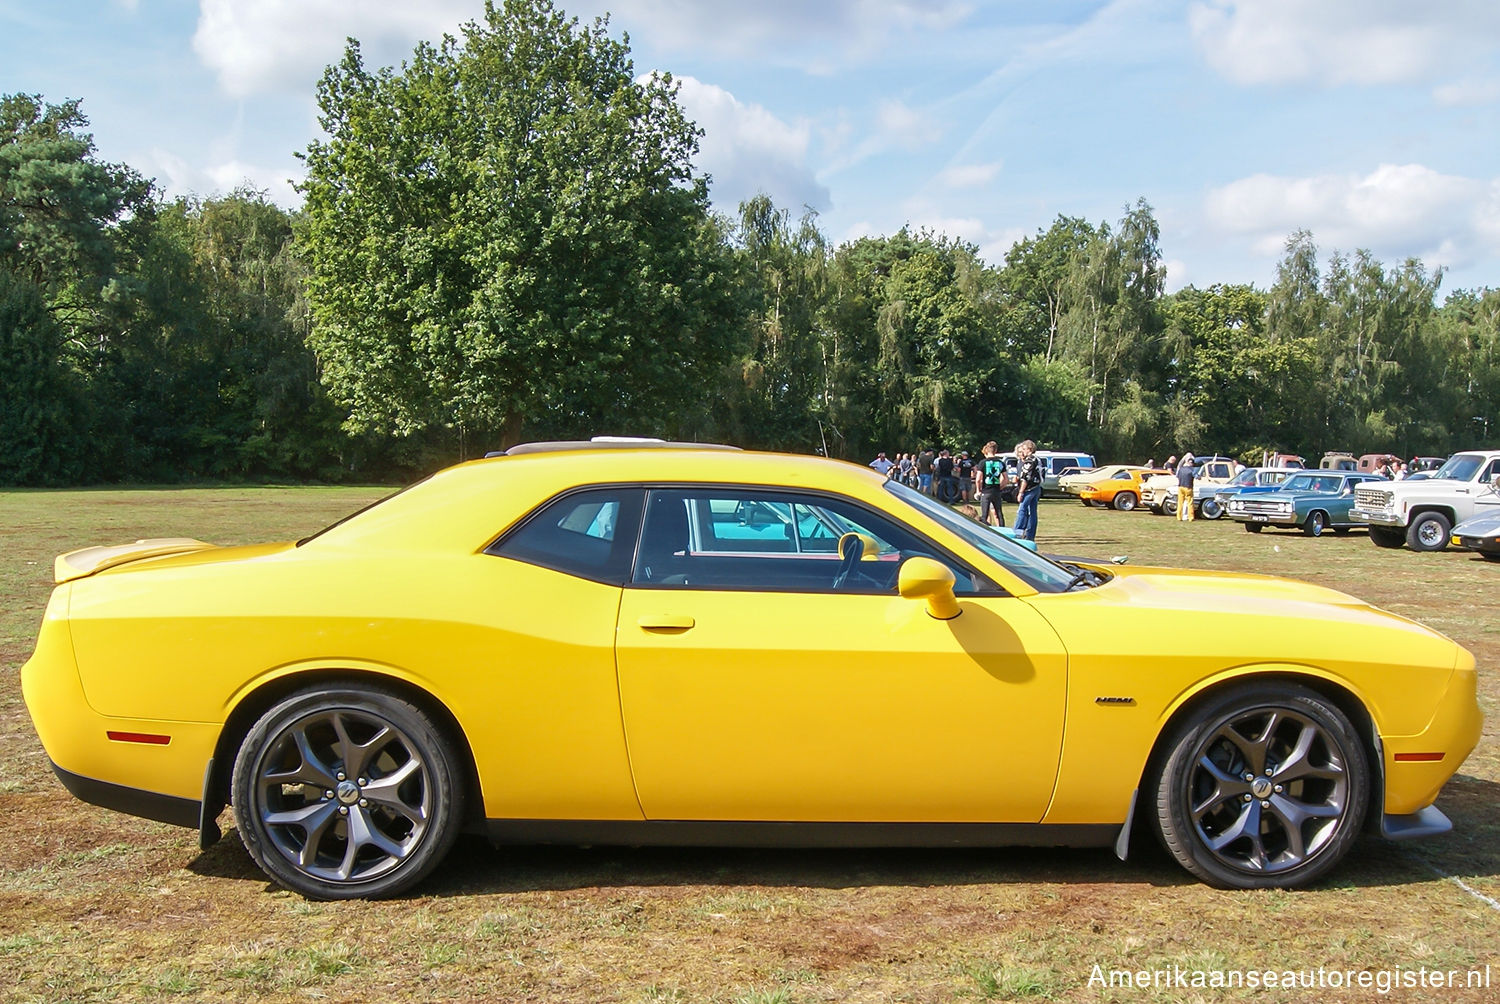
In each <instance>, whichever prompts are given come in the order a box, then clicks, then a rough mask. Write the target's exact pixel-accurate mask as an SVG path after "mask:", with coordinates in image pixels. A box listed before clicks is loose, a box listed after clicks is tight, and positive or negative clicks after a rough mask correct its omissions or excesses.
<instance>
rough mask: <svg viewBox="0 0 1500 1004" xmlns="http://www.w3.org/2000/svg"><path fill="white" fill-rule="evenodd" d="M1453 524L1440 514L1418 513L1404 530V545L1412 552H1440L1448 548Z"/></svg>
mask: <svg viewBox="0 0 1500 1004" xmlns="http://www.w3.org/2000/svg"><path fill="white" fill-rule="evenodd" d="M1452 529H1453V524H1452V523H1450V522H1448V517H1446V516H1444V515H1443V514H1442V513H1440V512H1424V513H1418V514H1417V515H1415V516H1413V517H1412V518H1411V525H1410V526H1408V527H1407V528H1406V544H1407V546H1408V547H1410V548H1411V549H1412V550H1413V551H1441V550H1443V548H1445V547H1447V546H1448V531H1450V530H1452Z"/></svg>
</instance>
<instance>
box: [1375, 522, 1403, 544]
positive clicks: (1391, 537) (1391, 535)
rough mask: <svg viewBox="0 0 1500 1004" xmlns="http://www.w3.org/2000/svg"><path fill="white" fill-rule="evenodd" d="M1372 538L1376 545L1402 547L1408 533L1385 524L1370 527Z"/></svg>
mask: <svg viewBox="0 0 1500 1004" xmlns="http://www.w3.org/2000/svg"><path fill="white" fill-rule="evenodd" d="M1370 540H1371V542H1373V543H1374V544H1375V546H1376V547H1400V546H1401V545H1402V544H1404V543H1406V535H1405V534H1403V533H1402V532H1401V531H1400V530H1392V529H1389V528H1388V527H1383V526H1372V527H1370Z"/></svg>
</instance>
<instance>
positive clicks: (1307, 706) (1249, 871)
mask: <svg viewBox="0 0 1500 1004" xmlns="http://www.w3.org/2000/svg"><path fill="white" fill-rule="evenodd" d="M1163 749H1164V752H1165V759H1163V760H1162V761H1160V763H1161V769H1160V771H1159V773H1158V775H1157V777H1156V784H1155V787H1154V791H1153V795H1154V798H1153V801H1152V803H1151V804H1152V805H1153V806H1154V807H1155V810H1156V821H1157V833H1158V835H1159V836H1160V838H1161V841H1162V844H1163V846H1165V847H1166V849H1167V851H1168V853H1170V854H1171V855H1172V857H1174V858H1175V859H1176V860H1177V863H1178V864H1180V865H1182V866H1183V867H1184V868H1186V869H1187V870H1188V871H1189V872H1191V873H1192V874H1194V875H1196V876H1198V877H1199V878H1200V879H1202V880H1203V881H1205V882H1207V883H1208V884H1209V885H1212V886H1217V887H1219V888H1224V889H1264V888H1272V887H1275V888H1291V887H1294V886H1300V885H1306V884H1307V883H1309V882H1312V881H1314V880H1315V879H1317V878H1318V877H1320V876H1321V875H1323V874H1325V873H1326V872H1327V871H1328V870H1329V869H1330V868H1332V867H1334V866H1335V865H1336V864H1338V862H1339V860H1340V859H1341V858H1342V857H1343V856H1344V855H1345V854H1346V853H1347V852H1348V850H1349V848H1350V847H1351V846H1352V845H1353V843H1354V841H1355V840H1356V839H1358V837H1359V833H1360V829H1361V827H1362V826H1363V825H1364V820H1365V813H1366V811H1367V810H1368V807H1369V802H1370V776H1371V775H1370V767H1369V760H1368V758H1367V756H1366V753H1365V747H1364V743H1363V742H1361V740H1360V738H1359V735H1358V733H1356V732H1355V730H1354V726H1353V725H1352V724H1350V722H1349V719H1348V718H1347V717H1346V716H1345V715H1344V713H1343V712H1342V711H1340V710H1339V709H1338V707H1337V706H1335V705H1334V704H1333V703H1332V702H1330V701H1329V700H1327V699H1326V698H1324V697H1323V696H1322V695H1321V694H1318V693H1315V692H1314V691H1311V690H1308V689H1307V688H1305V687H1301V686H1298V685H1296V684H1292V683H1259V684H1249V685H1246V686H1242V687H1236V688H1234V689H1232V690H1229V691H1226V692H1225V693H1223V694H1221V695H1219V696H1217V697H1216V698H1213V699H1211V700H1210V701H1209V702H1208V703H1207V704H1206V705H1204V706H1203V707H1200V708H1198V709H1197V710H1195V711H1194V713H1193V714H1192V715H1191V716H1189V717H1188V719H1187V720H1185V721H1184V722H1183V723H1182V724H1181V725H1180V726H1178V728H1177V730H1176V731H1175V732H1174V733H1173V734H1172V735H1171V736H1170V737H1169V738H1168V741H1167V744H1166V745H1165V746H1164V747H1163ZM1247 778H1248V780H1247Z"/></svg>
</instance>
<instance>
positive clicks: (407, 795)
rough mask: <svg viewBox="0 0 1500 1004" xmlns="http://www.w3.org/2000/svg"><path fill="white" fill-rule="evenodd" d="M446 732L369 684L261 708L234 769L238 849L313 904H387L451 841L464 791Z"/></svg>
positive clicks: (432, 863) (321, 689)
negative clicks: (240, 843) (384, 899)
mask: <svg viewBox="0 0 1500 1004" xmlns="http://www.w3.org/2000/svg"><path fill="white" fill-rule="evenodd" d="M461 776H462V775H461V773H460V771H459V768H458V765H457V761H456V758H455V755H454V753H453V750H452V747H451V745H450V743H449V742H448V740H447V739H446V738H445V736H444V735H443V733H442V731H441V730H440V729H439V728H438V726H437V725H436V724H435V723H434V722H433V721H432V719H431V718H429V717H428V716H427V714H426V713H425V712H423V711H422V710H421V709H419V708H417V707H416V706H415V705H412V704H410V703H408V702H407V701H405V700H403V699H401V698H399V697H397V696H395V695H394V694H392V693H390V692H388V691H385V690H382V689H380V688H378V687H373V686H369V685H366V684H359V683H349V684H341V685H338V686H332V687H319V688H315V689H310V690H306V691H303V692H301V693H298V694H293V695H292V696H291V697H288V698H287V699H286V700H284V701H282V702H281V703H280V704H277V705H276V706H275V707H273V708H272V709H271V710H270V711H268V712H266V713H265V715H263V716H262V717H261V719H260V721H258V722H256V723H255V727H254V728H252V729H251V730H250V733H249V735H247V736H246V737H245V741H244V743H243V744H241V746H240V751H239V755H238V756H237V757H236V758H235V763H234V809H235V820H236V823H237V825H238V827H239V830H240V836H241V839H242V840H243V841H244V844H245V849H246V850H248V851H249V852H250V856H251V857H253V858H254V859H255V862H256V864H258V865H260V867H261V869H262V870H263V871H265V872H266V874H267V875H269V876H270V877H271V878H272V879H274V880H275V881H276V882H277V883H279V884H280V885H283V886H285V887H286V888H288V889H291V890H292V891H294V892H299V893H301V894H302V895H304V896H307V897H308V898H310V899H354V898H366V899H375V898H379V897H384V896H392V895H395V894H396V893H398V892H401V891H403V890H405V889H408V888H410V887H411V886H413V885H415V884H416V883H418V882H420V881H421V880H422V879H423V878H425V877H426V876H427V875H428V873H429V872H431V871H432V869H433V868H435V867H436V866H437V864H438V862H440V861H441V860H442V859H443V857H444V855H446V854H447V853H448V850H449V848H451V847H452V846H453V842H454V840H455V839H456V838H457V837H458V830H459V823H460V820H461V819H462V817H463V801H464V791H463V782H462V781H461Z"/></svg>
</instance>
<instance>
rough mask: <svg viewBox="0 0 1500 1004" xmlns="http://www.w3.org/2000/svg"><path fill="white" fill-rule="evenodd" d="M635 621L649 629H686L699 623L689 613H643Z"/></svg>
mask: <svg viewBox="0 0 1500 1004" xmlns="http://www.w3.org/2000/svg"><path fill="white" fill-rule="evenodd" d="M635 622H636V624H637V625H638V626H639V627H642V628H645V629H646V630H647V631H686V630H687V629H688V628H690V627H692V626H693V625H694V624H695V623H697V622H696V621H694V620H693V618H691V617H689V616H688V615H687V614H642V615H641V616H639V617H637V618H636V620H635Z"/></svg>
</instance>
